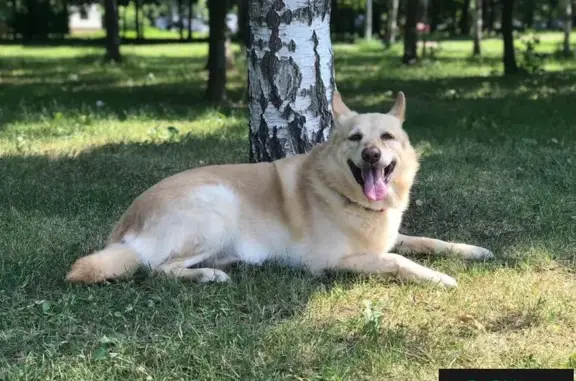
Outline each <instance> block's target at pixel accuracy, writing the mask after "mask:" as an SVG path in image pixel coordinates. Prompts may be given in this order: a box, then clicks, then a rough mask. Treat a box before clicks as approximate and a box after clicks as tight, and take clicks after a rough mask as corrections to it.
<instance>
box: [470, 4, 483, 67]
mask: <svg viewBox="0 0 576 381" xmlns="http://www.w3.org/2000/svg"><path fill="white" fill-rule="evenodd" d="M481 42H482V0H474V48H473V50H472V55H474V56H479V55H481V54H482V50H481V47H480V45H481Z"/></svg>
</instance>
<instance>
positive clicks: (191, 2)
mask: <svg viewBox="0 0 576 381" xmlns="http://www.w3.org/2000/svg"><path fill="white" fill-rule="evenodd" d="M193 16H194V0H188V41H192V39H193V38H192V19H193V18H194V17H193Z"/></svg>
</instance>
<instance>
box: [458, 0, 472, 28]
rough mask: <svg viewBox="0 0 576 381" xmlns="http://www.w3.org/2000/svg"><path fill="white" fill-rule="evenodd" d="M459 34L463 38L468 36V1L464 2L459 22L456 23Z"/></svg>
mask: <svg viewBox="0 0 576 381" xmlns="http://www.w3.org/2000/svg"><path fill="white" fill-rule="evenodd" d="M458 27H459V28H460V34H461V35H463V36H468V35H470V0H464V3H463V4H462V12H461V13H460V22H459V23H458Z"/></svg>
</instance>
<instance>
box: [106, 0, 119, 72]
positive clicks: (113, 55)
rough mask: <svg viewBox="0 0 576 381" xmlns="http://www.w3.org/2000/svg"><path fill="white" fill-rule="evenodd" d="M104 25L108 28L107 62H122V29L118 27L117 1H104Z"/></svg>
mask: <svg viewBox="0 0 576 381" xmlns="http://www.w3.org/2000/svg"><path fill="white" fill-rule="evenodd" d="M104 23H105V26H106V55H105V56H104V58H105V59H106V60H107V61H114V62H120V61H121V60H122V57H121V56H120V27H119V25H118V4H117V3H116V0H105V1H104Z"/></svg>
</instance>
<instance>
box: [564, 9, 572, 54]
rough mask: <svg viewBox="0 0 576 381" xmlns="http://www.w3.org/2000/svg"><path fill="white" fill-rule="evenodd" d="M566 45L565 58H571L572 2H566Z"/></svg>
mask: <svg viewBox="0 0 576 381" xmlns="http://www.w3.org/2000/svg"><path fill="white" fill-rule="evenodd" d="M564 1H565V2H566V4H564V43H563V49H562V52H563V53H564V56H566V57H570V56H571V54H572V53H571V50H570V33H572V0H564Z"/></svg>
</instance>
